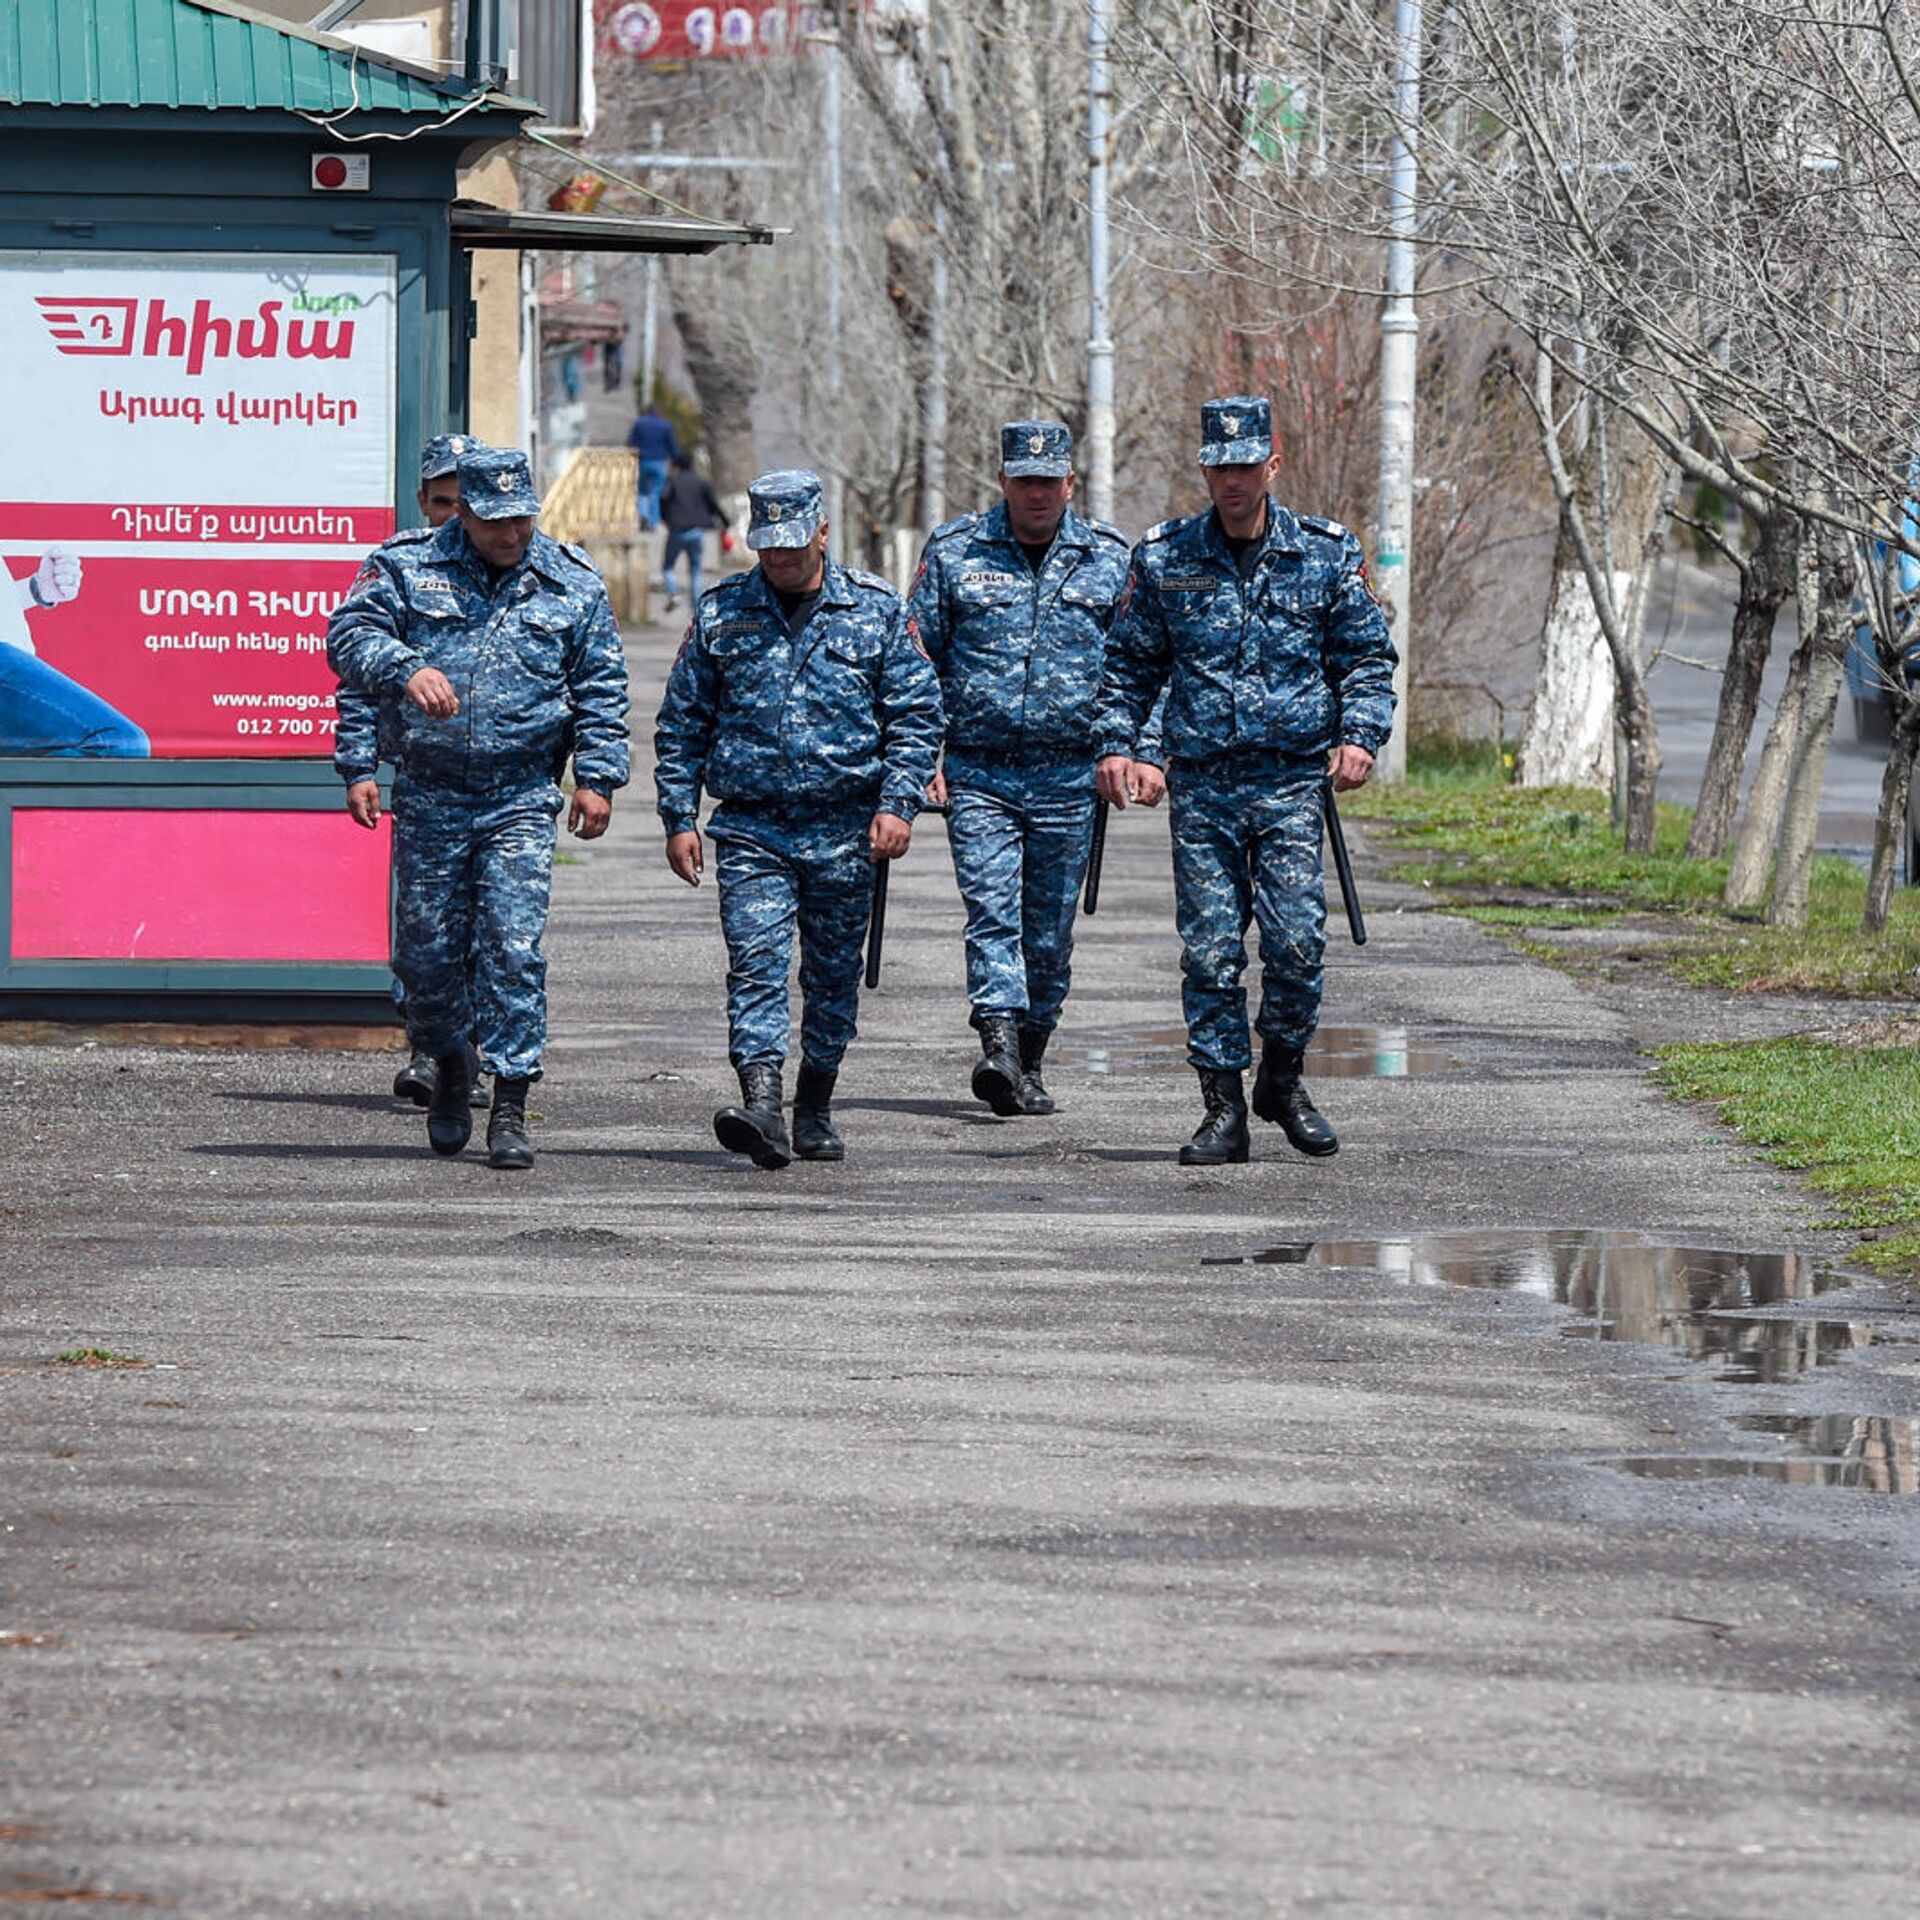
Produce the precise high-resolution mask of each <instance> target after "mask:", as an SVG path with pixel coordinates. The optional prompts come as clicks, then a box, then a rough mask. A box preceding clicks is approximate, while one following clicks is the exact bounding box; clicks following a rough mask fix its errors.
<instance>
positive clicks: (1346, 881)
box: [1326, 780, 1367, 947]
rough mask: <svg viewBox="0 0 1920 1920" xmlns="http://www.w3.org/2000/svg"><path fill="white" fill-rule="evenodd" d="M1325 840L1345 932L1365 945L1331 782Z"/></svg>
mask: <svg viewBox="0 0 1920 1920" xmlns="http://www.w3.org/2000/svg"><path fill="white" fill-rule="evenodd" d="M1326 795H1327V839H1328V841H1329V842H1330V843H1331V844H1332V847H1333V870H1334V872H1335V873H1336V874H1337V875H1338V876H1339V879H1340V904H1341V905H1342V906H1343V907H1345V908H1346V910H1347V931H1348V932H1349V933H1350V934H1352V935H1353V944H1354V945H1355V946H1356V947H1364V946H1365V945H1366V944H1367V922H1366V919H1365V916H1364V915H1363V914H1362V913H1361V911H1360V889H1359V888H1358V887H1356V886H1355V885H1354V884H1353V862H1352V861H1351V860H1349V859H1348V858H1347V836H1346V835H1345V834H1344V833H1343V832H1342V831H1341V829H1340V810H1339V808H1338V807H1336V806H1335V805H1334V804H1333V782H1332V781H1331V780H1329V781H1328V782H1327V783H1326Z"/></svg>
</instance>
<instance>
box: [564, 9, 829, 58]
mask: <svg viewBox="0 0 1920 1920" xmlns="http://www.w3.org/2000/svg"><path fill="white" fill-rule="evenodd" d="M595 18H596V19H597V20H598V22H599V25H600V44H601V45H602V46H603V47H604V48H605V49H606V50H607V51H608V52H609V53H612V54H616V55H624V56H625V57H626V58H628V59H630V60H727V59H732V60H739V59H754V58H762V57H765V56H766V55H769V54H775V55H778V54H787V53H799V52H801V51H802V50H803V49H804V48H805V45H806V40H807V36H808V35H809V34H812V33H818V32H820V31H821V29H822V28H823V27H824V26H825V25H826V24H827V21H826V15H825V14H824V13H823V12H822V11H821V9H820V8H819V7H810V6H798V5H794V4H790V3H785V4H783V3H782V0H775V4H772V5H768V4H766V3H765V0H762V4H760V5H758V6H726V5H719V6H716V5H712V4H707V3H705V0H701V3H699V4H696V0H644V3H643V0H599V4H598V6H597V7H596V9H595Z"/></svg>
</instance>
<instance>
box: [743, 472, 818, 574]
mask: <svg viewBox="0 0 1920 1920" xmlns="http://www.w3.org/2000/svg"><path fill="white" fill-rule="evenodd" d="M747 505H748V506H749V507H750V508H751V509H752V512H751V514H750V516H749V518H748V521H747V545H748V546H749V547H750V548H752V550H753V551H754V552H755V553H759V552H760V551H761V550H762V549H763V548H765V547H804V546H805V545H806V544H807V542H808V541H809V540H811V539H812V538H813V536H814V535H815V534H816V533H818V532H819V531H820V519H821V501H820V476H819V475H818V474H817V473H808V472H807V471H806V469H805V468H804V467H782V468H780V469H779V470H778V471H777V472H774V473H763V474H762V475H761V476H760V477H759V479H757V480H750V481H749V482H748V483H747Z"/></svg>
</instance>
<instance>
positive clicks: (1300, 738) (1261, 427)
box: [1099, 397, 1395, 1166]
mask: <svg viewBox="0 0 1920 1920" xmlns="http://www.w3.org/2000/svg"><path fill="white" fill-rule="evenodd" d="M1200 427H1201V449H1200V465H1201V470H1202V473H1203V475H1204V477H1205V479H1206V483H1207V491H1208V492H1209V493H1210V494H1211V495H1212V497H1213V506H1212V508H1211V510H1210V511H1208V512H1206V513H1201V514H1195V515H1194V516H1193V517H1192V518H1190V519H1185V520H1168V521H1164V522H1162V524H1161V525H1159V526H1157V527H1155V528H1153V529H1152V531H1151V532H1149V533H1148V534H1147V536H1146V538H1145V539H1144V540H1142V541H1141V542H1140V544H1139V546H1137V547H1136V548H1135V549H1134V553H1133V566H1132V571H1131V573H1130V575H1129V578H1128V582H1127V594H1126V599H1125V601H1124V602H1123V604H1122V607H1121V610H1120V613H1119V616H1118V618H1117V619H1116V621H1115V624H1114V635H1113V645H1112V648H1111V650H1110V651H1109V653H1108V655H1107V670H1106V680H1105V686H1104V689H1103V692H1102V697H1101V714H1100V728H1099V730H1100V735H1101V755H1102V758H1101V761H1100V768H1099V784H1100V793H1101V797H1102V798H1103V799H1105V800H1107V801H1108V802H1109V803H1110V804H1112V805H1113V806H1116V807H1120V806H1124V805H1125V804H1126V801H1127V791H1126V789H1127V784H1128V780H1129V777H1130V768H1131V761H1132V756H1133V753H1134V751H1135V743H1136V741H1137V739H1138V736H1139V734H1140V730H1141V727H1142V725H1143V723H1144V722H1145V720H1146V718H1147V714H1148V712H1149V710H1150V709H1151V707H1152V705H1153V702H1154V699H1155V696H1156V695H1158V694H1159V693H1160V691H1161V688H1162V686H1163V685H1164V686H1165V687H1166V688H1167V696H1166V707H1165V717H1164V738H1165V745H1166V752H1167V783H1168V788H1169V791H1170V793H1171V796H1172V810H1173V821H1172V826H1173V875H1174V890H1175V898H1176V909H1177V915H1178V919H1179V925H1180V938H1181V941H1182V947H1183V950H1182V953H1181V956H1180V967H1181V972H1182V973H1183V975H1184V976H1185V985H1184V988H1183V992H1182V1000H1183V1003H1184V1007H1185V1012H1186V1020H1187V1041H1188V1048H1189V1052H1188V1058H1189V1060H1190V1061H1191V1062H1192V1064H1193V1066H1194V1067H1195V1068H1196V1069H1197V1070H1198V1072H1199V1075H1200V1085H1201V1090H1202V1095H1203V1097H1204V1100H1205V1103H1206V1117H1205V1118H1204V1119H1203V1120H1202V1122H1201V1124H1200V1128H1199V1130H1198V1132H1196V1133H1195V1134H1194V1136H1193V1138H1192V1140H1191V1141H1190V1142H1189V1143H1188V1144H1187V1145H1186V1146H1184V1147H1182V1148H1181V1149H1180V1159H1181V1162H1182V1164H1183V1165H1186V1166H1218V1165H1222V1164H1226V1163H1230V1162H1239V1161H1243V1160H1245V1159H1246V1157H1247V1146H1248V1141H1247V1108H1246V1101H1245V1098H1244V1095H1243V1093H1242V1090H1241V1074H1242V1073H1243V1072H1244V1071H1245V1069H1246V1068H1247V1067H1248V1066H1249V1065H1250V1064H1251V1062H1252V1052H1251V1048H1250V1045H1249V1041H1248V1034H1247V996H1246V990H1245V989H1244V988H1243V987H1242V986H1241V984H1240V977H1241V975H1242V973H1244V972H1245V970H1246V964H1247V949H1246V932H1247V926H1248V923H1249V921H1253V922H1257V923H1258V926H1259V930H1260V1016H1259V1022H1258V1025H1259V1030H1260V1037H1261V1042H1262V1048H1261V1057H1260V1072H1259V1076H1258V1078H1257V1080H1256V1081H1255V1083H1254V1090H1253V1110H1254V1112H1255V1113H1256V1114H1258V1115H1259V1116H1260V1118H1261V1119H1262V1120H1269V1121H1272V1122H1274V1123H1275V1124H1277V1125H1278V1126H1280V1127H1281V1128H1282V1129H1283V1130H1284V1131H1285V1133H1286V1136H1287V1138H1288V1140H1290V1141H1291V1142H1292V1143H1293V1145H1294V1146H1295V1147H1297V1148H1298V1149H1299V1150H1300V1152H1302V1153H1306V1154H1315V1155H1318V1154H1328V1153H1332V1152H1334V1151H1335V1150H1336V1149H1337V1148H1338V1146H1339V1141H1338V1140H1337V1139H1336V1138H1335V1135H1334V1131H1333V1128H1332V1127H1331V1126H1330V1125H1329V1124H1328V1122H1327V1121H1326V1119H1325V1118H1324V1117H1323V1116H1322V1115H1321V1114H1319V1113H1318V1112H1316V1111H1315V1109H1314V1105H1313V1102H1312V1101H1311V1100H1310V1099H1308V1097H1307V1092H1306V1089H1305V1087H1304V1086H1303V1085H1302V1084H1301V1079H1300V1071H1301V1063H1302V1060H1303V1058H1304V1056H1305V1053H1306V1047H1307V1042H1308V1041H1309V1040H1310V1039H1311V1038H1312V1036H1313V1030H1314V1027H1315V1025H1316V1024H1317V1023H1318V1020H1319V1017H1320V963H1321V957H1322V954H1323V953H1324V951H1325V947H1326V919H1327V908H1326V893H1325V888H1324V885H1323V882H1322V876H1321V871H1320V844H1321V836H1322V832H1323V829H1324V822H1325V792H1326V783H1327V781H1328V779H1329V777H1330V778H1331V781H1332V784H1333V786H1334V787H1335V788H1336V789H1338V790H1341V791H1345V790H1346V789H1348V788H1351V787H1358V786H1360V785H1362V784H1363V783H1364V782H1365V780H1366V778H1367V776H1368V774H1369V773H1371V772H1372V770H1373V761H1374V756H1375V754H1377V753H1378V752H1379V750H1380V746H1381V743H1382V742H1383V741H1384V740H1385V739H1386V737H1387V735H1388V733H1389V731H1390V730H1391V728H1392V724H1393V668H1394V658H1395V656H1394V650H1393V643H1392V641H1391V640H1390V639H1389V638H1388V636H1387V624H1386V621H1385V619H1384V617H1383V616H1382V614H1381V612H1380V609H1379V606H1378V605H1377V604H1376V603H1375V601H1374V598H1373V594H1372V591H1371V589H1370V588H1369V587H1368V584H1367V580H1366V572H1365V561H1364V559H1363V557H1362V554H1361V551H1360V543H1359V541H1358V540H1356V539H1355V538H1354V537H1353V535H1352V534H1350V533H1349V532H1348V531H1347V530H1346V528H1345V527H1343V526H1340V525H1339V524H1338V523H1337V522H1335V521H1332V520H1317V519H1314V518H1313V517H1312V516H1311V515H1307V514H1294V513H1290V512H1289V511H1288V510H1287V509H1286V508H1285V507H1283V506H1282V505H1281V504H1280V503H1279V501H1277V500H1274V499H1272V498H1270V497H1269V495H1268V493H1267V491H1266V489H1267V485H1268V483H1269V482H1270V481H1271V479H1272V478H1273V475H1274V473H1275V472H1276V471H1277V470H1278V467H1279V462H1278V460H1277V459H1275V458H1274V454H1273V437H1272V422H1271V416H1270V414H1269V411H1268V407H1267V402H1266V401H1265V400H1264V399H1257V398H1246V397H1241V398H1233V399H1225V400H1209V401H1208V402H1207V403H1206V405H1205V406H1203V407H1202V408H1201V410H1200Z"/></svg>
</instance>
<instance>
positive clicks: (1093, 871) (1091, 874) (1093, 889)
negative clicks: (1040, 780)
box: [1080, 800, 1108, 913]
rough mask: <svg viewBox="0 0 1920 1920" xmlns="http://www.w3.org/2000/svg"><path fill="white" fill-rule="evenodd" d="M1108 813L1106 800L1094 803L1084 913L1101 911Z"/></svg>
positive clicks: (1082, 908) (1081, 904)
mask: <svg viewBox="0 0 1920 1920" xmlns="http://www.w3.org/2000/svg"><path fill="white" fill-rule="evenodd" d="M1107 813H1108V807H1107V803H1106V802H1105V801H1104V800H1096V801H1095V802H1094V803H1093V844H1092V846H1090V847H1089V848H1088V849H1087V887H1086V891H1085V892H1084V893H1083V894H1082V895H1081V896H1080V910H1081V912H1082V913H1098V912H1099V911H1100V865H1101V862H1102V861H1104V860H1105V859H1106V857H1107Z"/></svg>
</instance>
